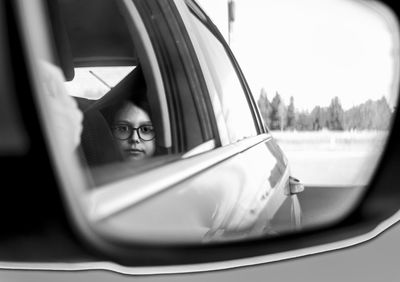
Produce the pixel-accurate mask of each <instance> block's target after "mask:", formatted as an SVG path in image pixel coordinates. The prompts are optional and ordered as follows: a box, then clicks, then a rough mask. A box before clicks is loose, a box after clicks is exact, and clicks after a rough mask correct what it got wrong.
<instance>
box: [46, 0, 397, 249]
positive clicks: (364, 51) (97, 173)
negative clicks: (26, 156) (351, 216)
mask: <svg viewBox="0 0 400 282" xmlns="http://www.w3.org/2000/svg"><path fill="white" fill-rule="evenodd" d="M137 2H140V3H142V4H143V3H150V2H151V3H155V2H152V1H118V3H119V4H118V5H117V4H115V3H117V1H113V0H109V1H108V2H107V1H104V2H101V3H102V5H104V6H99V5H98V4H97V1H94V0H87V1H85V2H81V1H80V0H69V1H63V2H62V3H63V5H65V9H62V11H63V12H64V13H65V18H66V19H68V20H67V21H66V22H67V28H68V27H69V28H68V30H67V33H68V36H69V38H70V40H71V42H70V43H71V46H72V54H70V56H72V57H73V60H74V64H75V65H74V68H75V70H74V71H75V78H73V79H72V81H69V82H65V84H64V85H63V86H65V88H66V92H67V93H68V94H70V95H71V96H73V97H75V100H76V101H77V102H78V105H79V108H80V110H81V111H82V112H83V113H84V121H83V134H82V135H81V140H80V141H81V144H80V145H81V146H80V149H82V150H80V151H78V153H80V154H81V155H80V157H81V158H80V160H82V164H83V166H82V167H83V168H84V169H82V171H84V172H85V173H86V172H88V173H87V175H88V177H87V178H88V179H89V180H90V181H88V182H90V184H88V185H87V186H88V187H84V188H83V189H80V188H79V189H80V190H79V189H78V188H76V186H74V187H67V188H71V189H70V190H67V191H66V193H75V194H74V196H73V197H71V199H74V200H75V202H73V201H71V200H70V199H69V200H68V201H70V203H69V204H70V207H72V208H71V209H72V210H73V211H74V212H75V214H76V215H77V216H76V217H75V219H76V218H77V220H76V221H77V222H79V224H81V222H84V223H85V224H87V225H89V228H87V226H85V228H86V229H85V228H84V232H86V231H87V230H89V231H88V233H90V232H92V233H91V234H90V235H87V234H86V233H85V234H84V236H89V237H90V236H92V237H91V238H89V240H90V239H93V238H95V239H94V240H93V241H96V240H97V239H98V238H101V239H103V240H104V241H106V242H107V243H106V244H104V245H107V246H108V243H110V242H111V243H114V244H116V245H119V246H121V245H122V246H127V245H129V244H141V243H144V244H152V245H154V244H172V245H174V244H204V243H213V242H226V241H235V240H245V239H252V238H257V237H262V236H267V237H268V236H271V237H272V236H277V235H281V234H285V233H288V232H293V231H299V230H304V229H307V228H310V227H317V226H318V227H319V226H322V225H326V224H332V223H334V222H337V221H339V220H340V219H343V217H345V216H346V215H347V214H348V213H349V212H350V211H351V210H352V208H353V207H354V205H355V203H357V200H358V199H359V198H360V197H361V196H362V195H363V193H364V192H365V191H366V187H367V185H368V183H369V181H370V179H371V177H372V175H373V172H374V170H375V168H376V166H377V164H378V161H379V158H380V156H381V154H382V150H383V148H384V145H385V141H386V138H387V136H388V134H389V130H390V126H391V120H392V117H393V115H394V113H395V105H396V101H397V97H396V96H395V94H396V93H397V90H398V89H397V87H398V80H397V75H398V66H399V64H398V63H399V58H398V49H397V48H398V41H399V39H398V37H397V34H398V27H397V22H396V20H395V18H394V16H393V15H392V14H391V13H390V12H389V11H388V10H387V9H386V8H385V7H384V6H382V5H380V4H379V3H377V2H372V1H368V2H356V1H344V0H302V1H299V0H287V1H281V0H274V1H273V0H269V1H266V0H258V1H245V0H229V1H228V0H227V1H225V0H221V1H215V0H201V1H200V0H199V3H200V4H201V6H202V7H203V8H204V9H205V10H206V12H207V11H209V12H210V16H211V17H212V19H214V21H215V22H216V23H217V25H219V27H220V29H221V31H222V34H223V35H224V37H225V38H226V39H227V41H228V42H229V46H230V47H231V48H232V51H233V53H234V54H235V56H236V57H237V59H238V62H239V64H240V66H241V68H242V69H243V72H244V75H245V77H246V79H247V82H248V84H249V86H250V89H251V90H252V91H251V92H252V94H253V96H254V100H255V101H256V103H257V104H258V106H259V109H260V114H261V115H260V120H257V115H256V114H255V113H253V112H252V109H253V107H251V106H252V105H251V102H253V101H252V100H251V99H250V98H249V97H247V98H246V95H248V94H249V93H248V91H247V90H248V89H247V88H246V87H241V86H245V83H244V82H243V78H242V76H241V74H240V71H238V69H237V66H236V64H235V63H234V61H233V60H232V58H231V54H230V52H229V50H227V46H226V45H225V43H224V42H221V38H219V37H218V36H216V32H213V30H212V26H210V25H209V22H208V21H206V20H205V19H206V18H205V17H204V15H203V16H202V15H201V11H200V10H199V8H198V7H197V6H196V4H194V3H192V2H191V1H178V0H176V1H169V2H168V1H165V5H166V6H168V5H175V4H176V5H177V7H175V6H171V7H170V8H171V9H165V10H160V11H158V10H157V9H159V8H160V7H159V5H149V7H147V8H148V9H150V10H152V9H154V10H155V11H153V10H152V13H153V14H151V15H154V17H155V19H153V18H152V20H151V21H149V19H146V18H143V19H142V18H141V17H146V16H148V15H147V12H146V13H144V12H143V13H140V12H139V10H140V9H143V7H141V6H140V5H138V3H137ZM81 3H85V9H86V10H87V11H90V12H91V14H92V15H93V17H90V18H89V17H87V16H86V15H87V13H86V12H85V10H84V9H83V8H82V7H81ZM95 3H96V5H94V4H95ZM174 3H175V4H174ZM227 3H229V5H227ZM111 4H112V5H111ZM114 4H115V5H114ZM135 5H138V6H135ZM146 5H147V4H146ZM187 5H188V6H189V8H188V6H187ZM94 7H96V8H94ZM228 7H229V9H230V13H227V9H228ZM233 7H234V8H233ZM147 8H146V9H147ZM175 8H176V9H177V10H176V11H175V12H176V14H174V16H181V17H182V23H183V24H184V25H185V27H186V29H185V28H182V29H179V28H176V27H175V28H174V27H171V28H170V29H168V32H171V34H168V35H165V34H161V33H160V34H157V36H155V35H154V34H149V33H148V32H149V31H148V29H147V28H146V27H145V22H146V24H149V22H151V23H152V24H154V25H155V26H156V27H157V28H160V29H163V28H165V25H167V24H170V23H169V22H164V21H165V19H166V18H169V17H168V15H169V14H168V13H169V12H171V11H172V10H173V9H175ZM196 13H197V14H196ZM198 13H200V14H198ZM164 14H165V15H164ZM160 15H163V16H162V17H161V16H160ZM158 16H159V18H158ZM170 16H171V15H170ZM104 18H107V19H109V20H107V21H106V22H107V24H105V21H104V20H103V19H104ZM91 20H94V21H95V22H94V23H92V22H90V21H91ZM87 21H89V22H87ZM108 23H113V24H108ZM99 25H101V26H102V28H97V26H99ZM83 27H85V28H83ZM93 27H96V28H93ZM186 30H188V31H189V35H187V34H186V33H183V34H181V32H183V31H186ZM99 31H101V32H100V33H99ZM165 32H167V31H165ZM81 33H82V34H81ZM93 35H96V36H100V37H99V38H97V40H98V41H97V40H94V41H92V40H91V38H93V37H92V36H93ZM115 35H121V36H119V37H118V40H117V41H116V40H115V38H114V36H115ZM163 36H164V37H163ZM82 38H84V39H85V40H81V39H82ZM171 38H174V39H175V40H176V41H174V43H173V44H172V43H171V42H169V41H168V40H171ZM189 40H190V42H189ZM164 41H166V42H169V43H171V44H169V43H168V44H167V43H165V42H164ZM186 41H187V42H186ZM98 42H100V43H98ZM176 42H185V44H186V43H187V45H188V46H192V47H193V50H191V51H193V52H195V53H196V54H195V55H196V56H197V59H198V60H193V61H190V60H189V59H188V58H186V59H187V60H183V59H182V60H177V59H176V58H177V57H180V56H182V57H184V56H183V55H182V53H185V52H183V51H182V50H181V49H180V48H183V49H184V45H185V44H183V43H182V45H179V44H178V45H177V44H175V43H176ZM155 46H157V48H159V49H162V48H164V49H165V50H163V52H161V53H163V54H164V53H165V54H164V56H165V57H164V56H163V57H162V60H161V59H160V57H159V56H158V57H157V54H156V51H155V49H156V48H155ZM178 47H179V48H178ZM86 50H90V52H88V53H86ZM157 50H158V49H157ZM91 52H93V53H91ZM185 54H186V53H185ZM158 55H159V54H158ZM189 61H190V62H189ZM191 64H193V65H191ZM188 69H197V70H198V74H197V73H194V72H193V73H191V72H188V71H187V70H188ZM161 70H162V71H161ZM166 73H167V74H166ZM199 80H201V81H202V83H199V85H197V84H195V83H196V82H198V81H199ZM203 80H204V81H203ZM200 84H204V85H200ZM232 85H236V86H235V87H234V88H235V89H234V90H235V91H232V88H231V86H232ZM200 86H201V87H200ZM199 89H200V90H199ZM203 90H204V91H203ZM206 90H207V91H206ZM191 91H193V92H191ZM195 91H197V92H195ZM188 93H190V94H191V95H189V94H188ZM232 95H235V97H232ZM203 96H204V97H203ZM139 97H145V99H144V100H140V101H142V102H143V101H145V103H143V104H141V103H140V102H139V100H138V99H139ZM236 98H238V99H236ZM131 99H132V100H131ZM133 99H135V100H133ZM127 100H129V101H130V102H129V103H127V102H126V101H127ZM133 101H134V102H133ZM208 101H209V103H208ZM235 101H240V102H235ZM244 119H246V121H247V122H246V126H240V124H241V122H243V120H244ZM261 119H263V122H264V124H265V125H266V127H267V128H268V130H269V131H270V133H271V134H269V133H267V134H260V132H263V128H262V125H261V123H262V121H261ZM49 120H50V119H49ZM212 121H215V124H213V122H212ZM229 121H234V122H233V123H232V122H231V123H230V124H228V123H229ZM153 126H154V128H153ZM88 129H89V130H88ZM92 129H93V130H92ZM234 130H236V131H237V133H238V134H239V135H231V134H232V132H233V131H234ZM247 131H249V132H247ZM243 132H244V134H242V133H243ZM234 133H235V132H234ZM240 134H241V135H240ZM223 136H225V137H231V136H239V137H237V138H236V137H235V138H224V137H223ZM135 142H136V143H137V144H139V143H140V142H147V143H146V144H148V145H149V148H148V151H147V149H145V147H141V148H139V147H134V146H136V145H134V144H136V143H135ZM128 145H129V146H128ZM59 146H61V145H59ZM58 151H63V150H62V148H61V150H58ZM58 151H57V150H55V152H56V153H55V154H57V152H58ZM82 152H83V153H82ZM146 154H147V156H148V157H143V156H144V155H146ZM75 167H79V165H76V166H75ZM89 186H90V187H89ZM76 203H79V204H80V205H79V208H78V209H76V208H75V206H77V204H76ZM82 218H83V219H84V220H82ZM84 232H82V233H84ZM96 242H97V241H96ZM128 250H129V248H127V251H128Z"/></svg>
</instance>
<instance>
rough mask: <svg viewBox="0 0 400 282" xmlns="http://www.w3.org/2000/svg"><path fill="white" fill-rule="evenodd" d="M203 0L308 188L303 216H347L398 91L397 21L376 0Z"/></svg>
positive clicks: (372, 164)
mask: <svg viewBox="0 0 400 282" xmlns="http://www.w3.org/2000/svg"><path fill="white" fill-rule="evenodd" d="M222 2H225V1H220V2H218V3H214V1H211V0H199V3H200V4H201V5H202V6H203V8H204V9H205V10H206V11H207V12H208V13H209V15H210V17H211V18H212V19H213V20H214V22H215V23H216V24H217V25H218V26H219V28H220V29H221V31H222V33H223V35H224V36H225V38H226V39H227V40H228V41H229V43H230V47H231V48H232V50H233V52H234V53H235V56H236V58H237V60H238V61H239V64H240V65H241V68H242V70H243V71H244V74H245V75H246V79H247V81H248V83H249V85H250V87H251V89H252V92H253V95H254V96H255V99H256V100H257V102H258V106H259V109H260V112H261V115H262V117H263V120H264V122H265V124H266V125H267V127H268V128H269V130H270V131H271V133H272V135H273V136H274V138H275V139H276V141H277V142H278V144H279V146H280V147H281V148H282V150H283V151H284V153H285V155H286V156H287V158H288V160H289V163H290V167H291V173H292V175H293V176H295V177H296V178H299V179H300V180H301V182H302V183H303V184H305V186H306V187H307V188H306V190H305V192H304V193H301V194H299V199H300V203H301V207H302V211H303V214H302V216H303V225H304V227H307V226H316V225H319V224H327V223H329V222H331V221H332V220H339V219H340V217H339V216H338V215H339V214H340V211H341V212H342V215H345V214H346V213H347V211H348V210H349V209H351V207H352V206H353V204H354V201H355V199H357V198H358V197H360V196H361V195H362V193H363V192H364V191H365V190H366V189H365V187H366V185H368V183H369V181H370V180H371V177H372V176H373V173H374V170H375V168H376V167H377V165H378V162H379V158H380V156H381V154H382V151H383V149H384V145H385V141H386V139H387V137H388V134H389V131H390V127H391V120H392V118H393V115H394V113H395V107H396V103H397V91H398V82H399V81H398V71H399V70H398V67H399V55H398V54H399V52H398V44H399V38H398V23H397V20H396V18H395V16H394V15H393V13H392V12H391V11H390V10H389V9H387V8H386V7H385V6H384V5H383V4H381V3H379V2H377V1H344V0H303V1H298V0H287V1H277V0H259V1H251V2H250V1H245V0H230V1H228V2H230V3H231V2H234V6H235V15H234V17H232V16H230V14H228V13H226V12H225V10H226V9H227V8H226V3H222Z"/></svg>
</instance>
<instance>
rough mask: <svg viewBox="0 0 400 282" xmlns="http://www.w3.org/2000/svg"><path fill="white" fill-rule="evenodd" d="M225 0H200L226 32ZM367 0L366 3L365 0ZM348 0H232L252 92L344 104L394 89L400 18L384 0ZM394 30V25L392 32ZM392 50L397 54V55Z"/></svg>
mask: <svg viewBox="0 0 400 282" xmlns="http://www.w3.org/2000/svg"><path fill="white" fill-rule="evenodd" d="M227 1H228V0H198V2H199V3H200V5H201V6H202V7H203V8H204V9H205V10H206V12H207V13H208V14H209V16H210V17H211V18H212V19H213V21H214V22H215V23H216V25H217V26H218V27H219V28H220V30H221V31H222V33H223V34H224V35H225V37H226V39H228V38H229V37H228V24H227V22H228V21H227ZM366 2H367V1H364V2H363V3H366ZM368 3H371V4H369V5H370V6H366V5H365V4H361V2H358V1H352V0H235V5H236V9H235V10H236V18H235V22H234V23H233V28H232V31H233V32H232V33H231V42H230V45H231V48H232V50H233V52H234V54H235V56H236V58H237V60H238V61H239V64H240V65H241V67H242V70H243V72H244V74H245V76H246V78H247V80H248V82H249V84H250V87H251V89H252V92H253V95H254V96H255V97H256V99H257V98H258V96H259V93H260V90H261V88H264V89H265V90H266V92H267V95H268V98H269V99H270V100H272V98H273V96H274V95H275V93H276V92H279V94H280V95H281V96H282V97H283V99H284V101H285V103H286V104H288V103H289V99H290V96H293V97H294V102H295V106H296V108H298V109H300V110H311V109H312V108H313V107H314V106H316V105H320V106H328V105H329V103H330V101H331V99H332V98H333V97H334V96H338V97H339V98H340V100H341V102H342V106H343V108H344V109H348V108H350V107H352V106H355V105H358V104H360V103H363V102H365V101H366V100H368V99H373V100H376V99H379V98H381V97H382V96H385V97H386V98H387V99H388V101H389V103H390V104H391V105H394V103H395V100H396V97H395V95H394V94H393V93H396V94H397V84H398V81H397V80H396V79H397V76H398V74H397V71H398V70H397V69H398V61H399V58H398V54H399V50H398V41H399V39H398V37H396V32H397V33H398V26H397V22H396V20H395V18H394V16H393V15H392V14H391V13H389V12H388V11H387V10H386V9H384V7H383V6H381V5H374V2H373V1H368ZM394 31H395V32H394ZM394 54H395V55H394Z"/></svg>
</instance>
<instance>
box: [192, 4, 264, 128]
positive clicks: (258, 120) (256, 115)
mask: <svg viewBox="0 0 400 282" xmlns="http://www.w3.org/2000/svg"><path fill="white" fill-rule="evenodd" d="M185 3H186V5H187V8H188V9H189V11H190V12H191V14H192V15H194V16H195V17H196V18H197V19H198V20H199V21H200V22H201V23H202V24H203V25H204V26H205V27H206V28H207V29H208V30H209V31H210V32H211V34H213V35H214V37H215V38H216V39H217V40H218V41H219V43H220V44H221V45H222V46H223V48H224V51H225V52H226V55H227V56H228V58H229V60H230V62H231V63H232V67H233V68H234V70H235V72H236V76H237V78H238V80H239V82H240V84H241V85H242V90H243V93H244V95H245V97H246V100H247V103H248V106H249V109H250V111H251V114H252V116H253V120H254V125H255V127H256V130H257V135H259V134H263V133H268V130H267V127H266V126H265V125H264V122H263V119H262V117H261V113H260V110H259V109H258V106H257V103H256V102H255V100H254V96H253V94H252V92H251V89H250V87H249V85H248V83H247V80H246V78H245V76H244V74H243V72H242V70H241V68H240V66H239V64H238V62H237V60H236V58H235V56H234V54H233V52H232V50H231V49H230V47H229V45H228V43H227V42H226V40H225V38H224V36H223V35H222V33H221V32H220V31H219V29H218V28H217V26H216V25H215V24H214V23H213V22H212V21H211V19H210V18H209V17H208V16H207V15H206V13H205V12H204V11H203V9H202V8H201V7H200V6H199V5H198V4H197V2H196V1H194V0H185Z"/></svg>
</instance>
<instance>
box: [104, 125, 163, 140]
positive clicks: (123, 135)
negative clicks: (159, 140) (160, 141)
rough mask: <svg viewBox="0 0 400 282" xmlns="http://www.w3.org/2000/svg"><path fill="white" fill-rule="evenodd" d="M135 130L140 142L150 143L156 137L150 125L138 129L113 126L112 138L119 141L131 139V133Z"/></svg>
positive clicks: (129, 126)
mask: <svg viewBox="0 0 400 282" xmlns="http://www.w3.org/2000/svg"><path fill="white" fill-rule="evenodd" d="M134 130H136V132H137V134H138V136H139V138H140V140H142V141H150V140H153V139H154V138H155V137H156V133H155V132H154V128H153V126H152V125H141V126H139V127H137V128H136V127H133V126H131V125H130V124H115V125H113V126H111V131H112V134H113V136H114V137H115V138H116V139H119V140H126V139H129V138H131V137H132V135H133V131H134Z"/></svg>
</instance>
